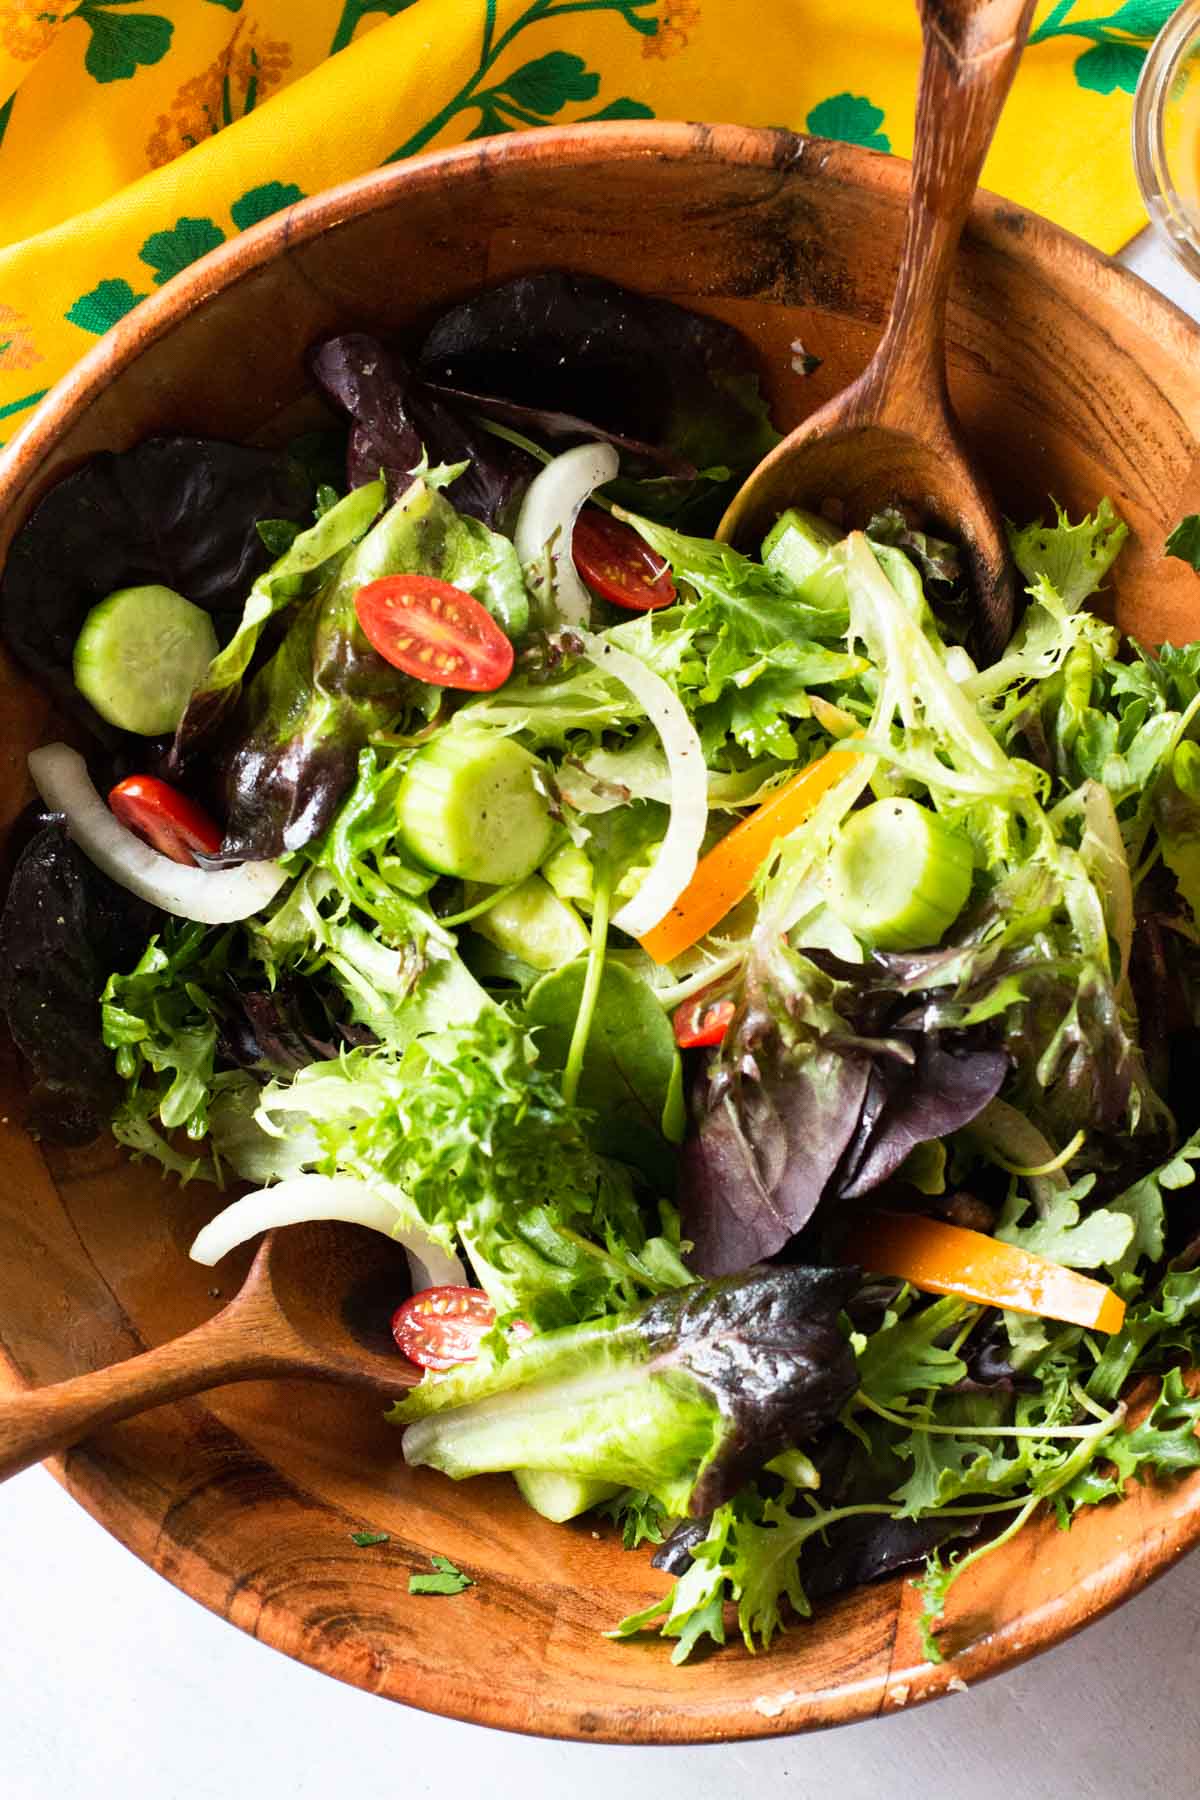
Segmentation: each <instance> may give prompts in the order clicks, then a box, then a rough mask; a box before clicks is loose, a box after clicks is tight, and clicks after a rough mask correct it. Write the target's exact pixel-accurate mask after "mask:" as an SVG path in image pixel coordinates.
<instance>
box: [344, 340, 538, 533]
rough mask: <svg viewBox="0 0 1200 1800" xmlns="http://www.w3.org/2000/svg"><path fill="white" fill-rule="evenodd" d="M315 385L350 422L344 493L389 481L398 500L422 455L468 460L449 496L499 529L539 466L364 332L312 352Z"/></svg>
mask: <svg viewBox="0 0 1200 1800" xmlns="http://www.w3.org/2000/svg"><path fill="white" fill-rule="evenodd" d="M310 366H311V369H312V373H313V376H314V378H315V380H316V382H317V384H318V386H319V387H320V388H321V389H322V390H323V392H324V393H325V394H326V395H327V396H328V398H329V399H330V400H332V401H333V402H334V403H335V405H337V406H338V407H339V408H340V409H341V410H342V412H344V413H345V414H346V416H347V417H348V418H349V420H350V443H349V448H348V450H347V456H346V475H347V484H348V486H350V487H352V488H354V487H359V486H361V485H362V484H363V483H364V482H367V481H375V480H376V479H377V478H378V476H379V473H380V471H381V470H382V471H383V474H384V475H385V476H386V478H387V484H388V496H389V498H391V499H395V498H396V496H397V495H398V494H399V493H401V492H403V490H404V489H405V488H406V487H407V486H408V484H409V482H410V480H411V479H412V473H413V471H414V470H415V469H416V468H417V467H418V465H419V464H420V462H421V459H422V456H427V457H428V459H429V461H430V463H431V464H436V463H457V462H462V461H464V460H465V461H468V462H469V463H470V467H469V468H468V469H466V470H465V471H464V472H463V474H461V475H460V476H459V477H458V479H457V480H456V481H454V482H453V483H452V484H451V486H450V488H449V490H448V495H447V497H448V498H449V499H450V500H452V501H453V503H454V506H455V508H456V510H457V511H458V512H461V513H467V514H468V515H469V516H470V517H471V518H474V519H481V520H482V521H483V523H484V524H485V525H491V526H496V527H500V528H502V527H503V526H504V525H506V524H507V525H510V526H511V524H512V523H513V522H514V518H515V513H516V509H517V506H518V504H519V502H520V498H521V496H522V494H523V493H524V491H525V489H526V488H527V487H528V486H529V483H530V481H531V480H532V479H533V477H534V476H535V475H536V474H537V471H538V464H537V463H536V462H535V460H534V459H533V457H531V456H530V455H529V454H528V453H527V452H526V451H524V450H521V449H519V448H518V447H517V446H516V445H514V444H509V443H506V442H505V441H504V440H503V439H501V438H498V437H496V436H495V435H494V434H493V433H492V432H490V431H487V430H485V429H484V428H483V427H482V426H480V425H476V424H474V423H473V422H472V421H471V420H470V419H469V418H468V417H467V416H466V414H465V411H464V410H463V409H461V408H458V407H452V406H448V405H446V403H445V401H444V400H442V399H441V398H440V397H439V396H438V394H437V393H436V392H435V391H434V389H433V388H431V387H429V386H427V385H426V383H425V382H423V381H422V380H420V379H419V378H418V377H417V376H416V375H415V374H414V372H413V370H412V368H411V367H410V366H409V364H408V362H407V361H406V360H405V358H404V357H403V356H401V354H400V353H399V351H397V350H394V349H391V348H389V347H386V346H385V345H383V344H381V343H380V342H379V340H378V339H377V338H373V337H370V336H368V335H367V334H366V333H365V332H346V333H344V334H343V335H342V336H340V337H335V338H329V339H328V340H327V341H326V342H325V343H323V344H319V345H318V346H317V348H316V349H315V350H314V351H313V352H312V355H311V358H310Z"/></svg>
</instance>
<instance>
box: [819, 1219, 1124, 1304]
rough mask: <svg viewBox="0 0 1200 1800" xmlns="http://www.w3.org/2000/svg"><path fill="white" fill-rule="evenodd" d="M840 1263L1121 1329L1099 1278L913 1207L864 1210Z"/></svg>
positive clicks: (936, 1289)
mask: <svg viewBox="0 0 1200 1800" xmlns="http://www.w3.org/2000/svg"><path fill="white" fill-rule="evenodd" d="M842 1258H843V1260H844V1261H845V1262H857V1263H861V1264H862V1266H863V1267H864V1268H866V1269H870V1270H871V1271H872V1273H874V1274H876V1275H896V1276H899V1277H900V1278H901V1279H902V1280H904V1281H910V1282H911V1283H912V1285H913V1286H914V1287H916V1288H922V1289H924V1290H925V1291H926V1292H928V1293H931V1294H958V1295H960V1296H961V1297H962V1298H963V1299H964V1300H975V1301H977V1302H979V1303H980V1304H981V1305H983V1306H1004V1307H1007V1308H1008V1309H1009V1310H1010V1311H1012V1312H1020V1313H1032V1314H1034V1315H1035V1317H1037V1318H1042V1319H1061V1320H1062V1321H1063V1322H1064V1323H1065V1324H1068V1325H1082V1326H1083V1327H1084V1328H1085V1329H1086V1330H1089V1331H1120V1329H1121V1326H1122V1325H1123V1324H1124V1322H1125V1302H1124V1301H1123V1300H1122V1299H1121V1297H1120V1295H1119V1294H1115V1293H1114V1292H1113V1290H1112V1288H1110V1287H1106V1286H1105V1284H1104V1283H1103V1282H1102V1281H1093V1280H1092V1279H1091V1278H1090V1276H1087V1275H1080V1274H1078V1273H1077V1271H1076V1270H1074V1269H1064V1268H1063V1267H1062V1265H1061V1264H1060V1263H1056V1262H1050V1261H1049V1260H1048V1258H1046V1257H1044V1256H1035V1255H1034V1254H1033V1253H1032V1252H1031V1251H1029V1250H1018V1249H1017V1247H1016V1245H1015V1244H1005V1243H1001V1242H1000V1241H999V1240H998V1239H997V1238H992V1237H988V1236H987V1235H986V1233H985V1232H982V1231H966V1230H964V1229H963V1227H962V1226H961V1225H945V1224H943V1223H942V1221H941V1220H940V1219H925V1218H921V1217H920V1216H919V1215H918V1214H916V1213H871V1214H869V1215H868V1216H867V1217H866V1218H864V1219H862V1220H861V1221H860V1222H859V1223H858V1224H857V1225H856V1226H855V1227H854V1229H853V1231H852V1232H851V1235H850V1237H849V1239H848V1240H847V1242H846V1243H845V1244H844V1245H843V1247H842Z"/></svg>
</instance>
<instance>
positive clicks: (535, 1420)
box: [388, 1267, 857, 1517]
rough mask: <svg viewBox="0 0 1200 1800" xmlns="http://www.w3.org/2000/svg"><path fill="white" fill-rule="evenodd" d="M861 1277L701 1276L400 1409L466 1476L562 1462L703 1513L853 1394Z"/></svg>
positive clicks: (404, 1421) (414, 1449)
mask: <svg viewBox="0 0 1200 1800" xmlns="http://www.w3.org/2000/svg"><path fill="white" fill-rule="evenodd" d="M856 1283H857V1274H856V1272H855V1271H854V1270H849V1271H847V1270H844V1269H837V1270H835V1269H805V1268H798V1267H791V1268H780V1269H767V1268H754V1269H750V1270H748V1271H746V1272H745V1273H744V1274H742V1275H738V1276H734V1277H729V1278H727V1279H725V1280H723V1281H717V1282H711V1283H707V1284H701V1285H696V1286H690V1287H687V1288H684V1289H683V1290H681V1291H680V1292H677V1293H671V1294H665V1295H663V1296H662V1297H661V1298H659V1299H657V1300H653V1301H651V1302H650V1303H649V1304H648V1305H646V1306H644V1307H642V1308H641V1309H640V1310H638V1311H636V1312H626V1313H623V1314H618V1315H616V1316H609V1317H607V1318H603V1319H600V1320H596V1321H595V1322H593V1323H590V1324H586V1325H577V1326H572V1327H570V1328H568V1329H565V1330H561V1331H554V1332H548V1333H546V1334H544V1335H543V1336H541V1337H538V1338H534V1339H533V1340H532V1341H531V1342H529V1343H527V1344H524V1345H522V1346H520V1347H519V1348H518V1349H516V1350H514V1351H512V1352H511V1353H510V1354H509V1355H508V1356H506V1357H505V1358H504V1360H503V1361H500V1360H498V1359H497V1358H496V1357H494V1356H488V1355H487V1354H486V1353H485V1354H483V1355H481V1356H480V1357H479V1358H478V1359H477V1361H475V1362H474V1363H472V1364H469V1365H468V1366H466V1367H464V1368H462V1369H458V1370H455V1371H453V1372H451V1373H449V1374H447V1375H445V1376H441V1377H438V1378H437V1379H434V1380H429V1379H427V1380H425V1381H423V1382H422V1383H421V1385H420V1386H419V1387H418V1388H414V1389H413V1391H412V1392H411V1394H409V1395H408V1397H407V1398H406V1399H404V1400H402V1401H401V1402H400V1403H399V1404H398V1405H397V1406H395V1407H394V1408H393V1409H392V1411H391V1412H390V1413H389V1415H388V1417H389V1418H390V1419H391V1420H392V1421H393V1423H395V1424H398V1425H403V1426H405V1427H406V1428H407V1429H406V1430H405V1434H404V1455H405V1459H406V1460H407V1461H408V1462H409V1463H412V1464H417V1465H424V1466H431V1467H434V1468H438V1469H441V1470H443V1471H444V1472H445V1473H446V1474H448V1475H451V1476H453V1477H454V1479H455V1480H461V1479H463V1478H464V1477H466V1476H470V1475H476V1474H482V1473H485V1472H487V1471H494V1470H502V1469H514V1468H535V1469H536V1468H542V1469H551V1470H554V1471H555V1472H559V1473H564V1474H571V1475H576V1476H581V1477H584V1478H587V1479H595V1480H600V1481H616V1482H620V1483H621V1484H622V1486H626V1487H632V1488H637V1489H640V1490H642V1491H644V1492H647V1493H652V1494H654V1495H655V1496H656V1497H657V1498H658V1499H659V1500H660V1501H661V1502H662V1503H663V1505H664V1506H665V1507H666V1509H667V1510H668V1511H669V1512H672V1513H677V1514H683V1513H686V1512H689V1511H690V1512H691V1513H693V1515H694V1516H696V1517H703V1516H704V1515H705V1514H706V1513H708V1512H709V1511H710V1510H711V1509H712V1508H713V1507H714V1506H719V1505H721V1504H722V1503H723V1502H724V1501H725V1500H726V1499H728V1498H729V1497H731V1495H732V1494H734V1493H735V1492H736V1491H737V1489H738V1488H739V1487H740V1486H741V1485H742V1484H743V1482H744V1481H745V1480H746V1479H747V1478H748V1477H749V1476H750V1475H752V1474H753V1472H754V1471H755V1470H756V1469H757V1468H759V1467H761V1466H762V1464H763V1463H764V1462H766V1461H769V1460H770V1459H771V1458H772V1457H773V1456H775V1455H777V1454H778V1453H779V1452H780V1451H781V1450H784V1449H786V1448H787V1447H788V1446H789V1445H790V1444H793V1443H796V1442H797V1441H799V1440H802V1439H804V1438H805V1437H808V1436H810V1435H811V1434H812V1433H813V1432H814V1431H816V1430H817V1429H818V1428H819V1427H820V1426H821V1425H823V1424H826V1423H828V1422H829V1420H831V1419H832V1418H833V1417H834V1416H835V1414H836V1413H837V1412H838V1410H839V1409H840V1407H841V1406H842V1404H843V1403H844V1402H845V1400H846V1399H847V1398H848V1397H849V1395H850V1393H851V1392H852V1390H853V1387H854V1380H855V1376H854V1359H853V1356H852V1355H851V1352H850V1348H849V1345H848V1344H847V1343H846V1340H845V1338H844V1337H843V1336H842V1334H841V1332H840V1330H839V1329H838V1325H837V1314H838V1311H839V1309H840V1307H841V1305H842V1304H843V1302H844V1300H845V1299H846V1297H847V1296H848V1294H849V1293H850V1292H851V1291H852V1290H853V1288H854V1287H855V1285H856ZM768 1347H769V1354H767V1353H766V1352H767V1351H768Z"/></svg>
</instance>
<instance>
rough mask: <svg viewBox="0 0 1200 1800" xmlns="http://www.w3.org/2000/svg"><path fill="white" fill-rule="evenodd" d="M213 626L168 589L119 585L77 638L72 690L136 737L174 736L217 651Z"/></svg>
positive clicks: (197, 609)
mask: <svg viewBox="0 0 1200 1800" xmlns="http://www.w3.org/2000/svg"><path fill="white" fill-rule="evenodd" d="M218 647H219V646H218V644H217V634H216V632H215V631H214V629H213V622H212V620H211V619H210V617H209V616H208V614H207V613H206V612H205V611H204V609H203V608H202V607H199V606H193V605H192V602H191V601H190V600H185V599H184V597H183V595H182V594H177V593H175V591H174V590H173V589H172V588H168V587H158V586H151V587H131V588H120V589H118V591H117V592H116V593H115V594H109V596H108V598H107V599H106V600H101V601H100V603H99V604H98V605H97V606H93V608H92V610H91V612H90V613H89V614H88V616H87V618H86V619H85V620H84V621H83V629H82V631H81V632H80V633H79V636H78V637H77V638H76V640H75V657H74V669H73V673H74V676H75V686H76V687H77V688H78V689H79V692H80V693H81V694H82V695H83V697H84V699H85V700H88V701H90V702H91V704H92V705H93V706H94V707H95V709H96V711H97V712H98V713H99V714H100V717H101V718H102V719H107V720H108V723H109V724H110V725H117V726H119V727H120V728H121V730H122V731H134V732H136V733H137V734H138V736H139V737H161V736H163V734H164V733H166V732H168V731H174V729H175V727H176V725H178V723H179V721H180V719H181V718H182V716H183V709H184V707H185V706H186V705H187V703H188V700H189V699H190V697H191V693H192V689H193V688H194V687H195V686H196V683H197V682H198V681H199V680H200V678H201V676H202V675H203V674H204V671H205V670H206V669H207V667H208V665H209V663H210V662H211V661H212V659H213V657H214V656H215V655H216V654H217V650H218Z"/></svg>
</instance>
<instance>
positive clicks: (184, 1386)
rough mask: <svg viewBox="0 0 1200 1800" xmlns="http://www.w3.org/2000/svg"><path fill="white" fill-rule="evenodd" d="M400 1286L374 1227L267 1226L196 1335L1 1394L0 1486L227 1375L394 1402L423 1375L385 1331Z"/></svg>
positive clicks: (396, 1251) (388, 1246) (399, 1270)
mask: <svg viewBox="0 0 1200 1800" xmlns="http://www.w3.org/2000/svg"><path fill="white" fill-rule="evenodd" d="M409 1285H410V1284H409V1278H408V1265H407V1263H406V1261H405V1258H404V1252H403V1251H402V1250H401V1249H400V1246H399V1245H398V1244H394V1243H392V1242H390V1241H389V1239H387V1238H386V1237H384V1236H383V1235H382V1234H381V1233H379V1232H373V1231H367V1230H365V1229H364V1228H363V1227H362V1226H354V1225H335V1224H312V1225H289V1226H288V1227H287V1228H286V1230H282V1231H277V1232H276V1231H272V1232H268V1233H267V1235H266V1237H265V1238H264V1239H263V1242H262V1245H261V1247H260V1249H259V1251H258V1254H257V1256H256V1257H255V1259H254V1262H253V1264H252V1265H251V1268H250V1273H249V1274H248V1275H247V1277H246V1279H245V1282H244V1283H243V1284H242V1287H241V1289H240V1291H239V1292H238V1294H237V1295H236V1296H235V1297H234V1299H232V1300H231V1301H230V1302H229V1304H228V1306H226V1307H224V1308H222V1310H221V1311H220V1312H219V1313H217V1314H216V1315H215V1316H214V1317H213V1318H211V1319H209V1320H208V1321H207V1322H206V1323H205V1324H203V1325H198V1326H197V1327H196V1329H195V1330H194V1331H189V1332H187V1333H186V1334H185V1335H184V1336H183V1337H179V1338H173V1339H172V1340H171V1342H170V1343H167V1344H160V1345H159V1346H158V1347H157V1348H156V1349H154V1350H146V1351H144V1352H143V1353H142V1354H141V1355H140V1356H131V1357H129V1358H128V1359H127V1360H126V1361H125V1362H119V1363H113V1364H112V1365H111V1367H109V1368H107V1369H96V1370H94V1371H93V1372H92V1373H90V1374H87V1375H76V1376H74V1377H73V1378H72V1379H71V1380H69V1381H59V1382H56V1383H55V1384H54V1385H53V1386H52V1387H44V1388H34V1389H31V1390H28V1391H26V1392H22V1393H0V1481H5V1480H7V1479H8V1477H9V1476H10V1475H16V1474H18V1473H19V1471H20V1470H21V1469H26V1468H28V1467H29V1465H30V1464H31V1463H35V1462H40V1461H41V1460H42V1459H43V1457H46V1456H53V1455H54V1453H55V1452H56V1451H58V1450H65V1449H67V1448H68V1447H69V1446H70V1445H71V1444H75V1443H78V1442H79V1440H80V1439H81V1438H85V1437H88V1436H90V1435H91V1433H92V1432H94V1431H99V1430H101V1429H102V1427H104V1426H105V1425H115V1424H116V1423H117V1421H118V1420H120V1419H128V1418H132V1417H133V1415H134V1414H135V1413H140V1412H145V1411H147V1410H148V1408H150V1407H152V1406H163V1405H165V1404H166V1402H168V1401H170V1400H183V1399H186V1398H187V1396H188V1395H190V1394H199V1393H202V1392H203V1391H204V1390H205V1389H206V1388H214V1387H221V1386H223V1385H224V1384H225V1383H226V1382H231V1381H262V1380H270V1379H278V1378H280V1377H284V1376H302V1377H303V1378H304V1379H305V1380H308V1381H336V1382H344V1383H345V1384H346V1385H347V1386H349V1387H361V1388H366V1389H367V1391H368V1392H369V1393H372V1394H377V1395H378V1396H379V1398H380V1399H381V1400H387V1399H395V1398H398V1397H399V1395H400V1394H401V1393H402V1392H403V1390H404V1389H405V1388H409V1387H413V1386H414V1385H415V1383H416V1382H417V1381H418V1380H419V1379H420V1374H421V1371H420V1370H419V1369H417V1368H415V1367H414V1366H413V1364H412V1363H410V1362H408V1361H407V1360H406V1358H404V1357H403V1356H401V1354H400V1352H399V1351H398V1350H397V1349H396V1348H395V1347H394V1345H392V1344H391V1336H390V1331H389V1321H390V1319H391V1315H392V1313H393V1311H394V1310H395V1308H396V1307H397V1306H398V1305H399V1303H400V1301H401V1300H403V1299H404V1298H405V1297H406V1296H407V1294H408V1291H409Z"/></svg>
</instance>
